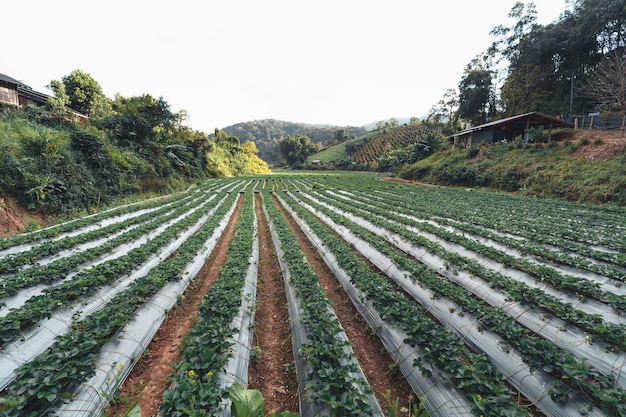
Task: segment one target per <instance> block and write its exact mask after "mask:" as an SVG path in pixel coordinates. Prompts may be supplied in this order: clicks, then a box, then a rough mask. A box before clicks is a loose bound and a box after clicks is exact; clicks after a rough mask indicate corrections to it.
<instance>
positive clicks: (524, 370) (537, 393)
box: [293, 196, 604, 417]
mask: <svg viewBox="0 0 626 417" xmlns="http://www.w3.org/2000/svg"><path fill="white" fill-rule="evenodd" d="M293 198H294V199H296V200H297V198H296V197H295V196H293ZM300 204H301V205H302V206H303V207H305V208H306V209H307V210H309V211H311V212H313V213H315V215H316V216H317V217H318V218H320V219H321V220H322V221H324V222H325V223H326V224H327V225H328V226H330V227H331V228H332V229H333V230H335V231H336V232H337V233H339V234H340V235H341V236H342V237H343V238H344V239H345V240H346V241H347V242H349V243H350V244H352V245H354V248H355V249H356V250H357V251H359V252H360V253H361V254H363V255H364V256H365V257H367V258H368V259H369V260H370V261H371V262H372V263H374V265H376V266H377V267H378V268H379V269H380V270H381V271H384V272H385V274H386V275H388V276H389V277H390V278H392V279H393V280H394V281H395V282H396V283H397V284H398V285H400V286H401V287H402V288H403V289H404V290H405V291H406V292H407V293H409V294H410V295H411V296H412V297H413V298H414V299H415V300H416V301H418V302H419V303H420V304H421V305H422V306H423V307H424V308H426V309H427V310H428V312H429V313H430V314H432V315H433V316H434V317H435V318H437V320H438V321H439V322H440V323H442V324H445V325H446V326H447V327H449V328H450V329H451V330H453V331H454V332H455V333H456V334H457V335H458V336H459V337H460V338H461V339H463V340H464V341H465V343H467V344H468V345H469V346H470V347H472V348H473V349H474V350H477V351H482V352H485V353H487V355H488V356H489V358H490V361H491V362H492V363H493V364H495V366H496V367H497V368H498V369H499V370H500V372H501V373H502V374H503V375H504V377H505V378H506V379H507V381H509V383H510V384H511V385H512V386H514V387H515V388H516V389H518V390H519V391H520V392H521V393H522V395H524V396H525V397H526V398H528V399H529V400H531V401H532V402H533V403H534V404H535V405H536V406H537V407H538V408H539V409H541V410H542V411H544V412H546V413H547V414H548V415H550V416H555V417H560V416H562V417H566V416H579V415H580V410H589V411H588V414H587V415H597V416H602V415H604V414H603V413H602V412H600V411H599V410H597V409H594V408H593V407H592V406H591V404H590V403H589V402H587V401H586V400H585V399H583V398H582V397H580V396H578V395H573V394H570V395H569V396H568V398H567V401H564V402H559V403H555V402H554V401H552V399H551V398H550V394H549V389H550V387H551V386H553V384H554V383H555V381H554V379H553V378H552V377H551V376H549V375H548V374H546V373H544V372H542V371H534V372H531V371H530V369H529V368H528V366H527V365H526V364H525V363H524V361H523V360H522V359H523V358H522V357H521V356H520V354H519V353H518V352H517V351H515V350H514V349H510V350H508V349H507V351H505V350H503V349H502V346H503V345H506V343H503V341H502V339H501V338H500V337H499V336H498V335H496V334H495V333H493V332H490V331H487V330H484V329H483V328H482V326H481V325H480V323H479V322H478V321H476V319H474V318H473V317H472V316H471V315H469V314H465V315H463V316H460V315H458V314H454V313H452V312H451V309H450V308H451V307H452V309H453V311H458V310H459V307H458V306H457V305H456V304H455V303H454V302H452V301H451V300H449V299H447V298H445V297H435V296H434V294H433V293H432V292H431V291H430V290H428V289H425V288H422V287H420V286H418V285H416V284H414V283H413V282H412V281H411V280H410V279H408V278H406V276H408V275H409V273H408V271H404V270H402V269H399V268H398V267H397V266H396V265H395V264H394V263H393V262H392V261H391V260H390V259H389V258H387V257H386V256H385V255H383V254H382V253H380V252H378V251H377V250H376V249H374V248H373V247H371V246H370V245H369V244H367V243H366V242H365V241H363V240H361V239H359V238H358V237H356V236H355V235H353V234H352V233H351V232H350V231H349V230H348V229H347V228H346V227H344V226H341V225H338V224H336V223H335V222H334V221H332V219H330V218H329V217H327V216H325V215H324V214H322V213H321V212H319V211H318V210H316V209H315V208H314V207H312V206H310V205H309V204H307V203H304V202H300ZM492 291H493V290H492Z"/></svg>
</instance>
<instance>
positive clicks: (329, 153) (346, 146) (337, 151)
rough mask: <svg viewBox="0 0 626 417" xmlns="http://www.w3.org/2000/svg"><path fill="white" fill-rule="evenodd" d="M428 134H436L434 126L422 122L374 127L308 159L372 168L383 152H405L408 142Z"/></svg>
mask: <svg viewBox="0 0 626 417" xmlns="http://www.w3.org/2000/svg"><path fill="white" fill-rule="evenodd" d="M431 135H436V136H437V137H440V133H439V131H438V130H437V129H431V128H429V127H428V126H427V125H424V124H419V125H418V124H410V125H402V126H397V127H393V128H383V129H378V130H374V131H372V132H368V133H366V134H364V135H361V136H358V137H356V138H353V139H350V140H348V141H345V142H342V143H340V144H337V145H334V146H331V147H329V148H326V149H324V150H322V151H321V152H318V153H317V154H315V155H312V156H310V157H309V158H308V162H309V163H311V161H314V160H319V161H322V162H323V163H324V164H334V166H335V167H337V168H340V169H352V168H353V167H355V166H358V168H359V169H366V170H376V169H377V168H378V163H379V160H380V158H381V157H382V156H384V155H385V154H386V153H387V152H389V151H395V150H403V151H406V152H407V153H408V152H409V148H410V147H411V146H414V145H415V144H416V143H417V142H419V141H420V140H423V139H424V138H425V137H427V136H431Z"/></svg>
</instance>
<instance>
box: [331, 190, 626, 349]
mask: <svg viewBox="0 0 626 417" xmlns="http://www.w3.org/2000/svg"><path fill="white" fill-rule="evenodd" d="M334 203H335V204H336V205H337V206H340V207H341V208H344V209H346V211H349V212H351V213H354V214H355V215H358V216H361V217H363V218H364V219H367V220H368V221H370V222H372V223H373V224H376V225H378V226H380V227H383V228H385V229H387V230H389V231H390V232H393V233H396V234H398V235H399V236H401V237H402V238H404V239H406V240H407V241H409V242H411V243H412V244H414V245H417V246H420V247H423V248H426V249H427V250H428V251H429V252H430V253H432V254H434V255H437V256H439V257H441V258H442V259H445V260H446V261H447V262H448V263H449V265H450V267H452V266H454V267H456V268H458V269H464V270H466V271H468V272H469V273H471V274H473V275H475V276H476V277H479V278H481V279H483V280H484V281H485V282H487V283H488V285H489V286H490V287H492V288H494V289H498V290H502V291H505V292H506V293H507V298H508V299H509V300H512V301H516V302H519V303H521V304H523V305H526V306H529V307H538V308H542V309H544V310H545V311H547V312H549V313H550V314H553V315H554V316H556V317H558V318H560V319H561V320H564V321H565V322H568V323H571V324H573V325H576V326H578V327H580V328H581V329H583V330H584V331H586V332H588V333H590V334H591V335H593V337H594V338H595V339H596V340H597V341H604V342H606V343H607V344H608V346H607V349H609V350H616V349H617V350H621V351H624V350H625V349H626V327H625V326H624V325H622V324H616V323H611V322H607V321H605V320H604V318H603V317H602V316H600V315H599V314H590V313H586V312H584V311H581V310H579V309H577V308H575V307H574V306H572V305H571V304H569V303H566V302H563V301H561V300H560V299H559V298H557V297H555V296H553V295H550V294H547V293H545V292H544V291H543V290H542V289H540V288H533V287H530V286H528V285H527V284H525V283H523V282H521V281H518V280H516V279H514V278H510V277H508V276H506V275H504V274H502V273H500V272H497V271H494V270H492V269H489V268H486V267H484V266H483V265H482V264H481V263H480V262H479V261H477V260H476V259H473V258H468V257H466V256H462V255H459V254H457V253H454V252H450V251H448V250H446V249H445V248H443V247H442V246H441V245H440V244H438V243H436V242H432V241H431V240H429V239H427V238H425V237H424V236H422V235H420V234H419V233H416V232H414V231H412V230H410V229H409V228H407V226H405V225H404V224H402V223H399V222H397V221H393V220H387V217H390V218H393V214H392V213H390V212H389V210H382V209H380V210H378V209H376V210H362V209H358V208H356V207H354V204H344V205H342V204H339V203H338V202H337V201H335V202H334ZM401 219H402V218H400V219H399V220H401Z"/></svg>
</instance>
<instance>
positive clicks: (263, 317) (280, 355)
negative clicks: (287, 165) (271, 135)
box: [248, 195, 298, 413]
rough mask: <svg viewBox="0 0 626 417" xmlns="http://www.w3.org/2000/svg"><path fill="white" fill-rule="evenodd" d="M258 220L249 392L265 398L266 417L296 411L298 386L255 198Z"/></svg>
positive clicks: (273, 261) (283, 304)
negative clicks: (255, 350)
mask: <svg viewBox="0 0 626 417" xmlns="http://www.w3.org/2000/svg"><path fill="white" fill-rule="evenodd" d="M255 199H256V214H257V218H258V220H259V273H258V284H257V308H256V312H255V315H254V321H255V330H254V339H253V345H254V346H255V347H258V349H259V350H260V357H259V359H258V360H257V361H251V364H250V369H249V374H248V377H249V383H248V388H250V389H257V390H259V391H261V394H263V398H265V411H266V413H273V412H275V411H294V412H297V411H298V392H297V390H298V382H297V380H296V375H295V373H294V372H293V367H288V366H286V365H288V364H290V363H292V362H293V358H294V357H293V351H292V347H291V333H290V328H289V318H288V317H289V312H288V309H287V298H286V296H285V286H284V283H283V276H282V272H281V269H280V265H279V263H278V258H277V257H276V250H275V248H274V245H273V243H272V237H271V235H270V231H269V227H268V224H267V219H266V218H265V214H264V213H263V209H262V204H263V203H262V200H261V198H260V196H258V195H256V196H255Z"/></svg>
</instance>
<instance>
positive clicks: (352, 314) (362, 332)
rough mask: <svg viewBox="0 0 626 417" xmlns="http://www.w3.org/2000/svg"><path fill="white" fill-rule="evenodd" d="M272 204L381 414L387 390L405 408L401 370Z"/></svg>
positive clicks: (409, 394)
mask: <svg viewBox="0 0 626 417" xmlns="http://www.w3.org/2000/svg"><path fill="white" fill-rule="evenodd" d="M274 198H275V197H274ZM286 198H288V197H286ZM276 205H277V207H278V208H279V209H280V210H281V212H282V213H283V216H285V218H286V219H287V222H288V223H289V227H290V228H291V230H292V231H293V232H294V233H295V235H296V237H297V239H298V241H299V242H300V246H301V248H302V251H303V252H304V254H305V256H306V258H307V260H308V262H309V263H310V264H311V265H312V266H313V268H314V270H315V273H316V274H317V276H318V278H319V282H320V285H322V287H323V288H324V291H326V295H327V296H328V298H329V299H330V300H331V301H332V303H333V309H334V311H335V314H336V315H337V317H338V318H339V321H340V323H341V325H342V327H343V328H344V330H345V332H346V335H347V336H348V338H349V339H350V341H351V343H352V349H353V350H354V353H355V354H356V356H357V359H358V362H359V364H360V365H361V368H362V369H363V372H364V373H365V376H366V377H367V379H368V382H369V383H370V385H371V387H372V389H373V390H374V393H375V395H376V398H377V399H378V402H379V403H380V405H381V407H382V408H383V410H384V411H385V415H388V414H387V411H386V408H387V406H388V401H387V400H385V395H386V393H387V392H389V393H390V398H391V399H392V400H393V401H395V399H396V398H397V399H398V404H399V409H400V408H408V407H409V403H410V402H411V401H415V395H414V394H413V390H412V389H411V387H410V385H409V384H408V383H407V381H406V379H405V378H404V376H403V375H402V373H400V372H399V371H396V372H394V370H395V369H397V367H396V365H395V364H394V361H393V359H392V358H391V356H389V354H388V353H387V351H386V350H385V347H384V346H383V344H382V342H381V341H380V339H379V338H378V336H376V334H373V333H372V332H370V331H368V329H369V326H368V325H367V323H366V322H365V320H364V319H363V318H362V317H361V315H360V314H359V312H358V311H357V310H356V308H355V307H354V305H353V304H352V302H351V301H350V297H349V296H348V295H347V294H346V292H345V291H344V289H343V287H342V286H341V284H340V283H339V281H337V279H336V278H335V276H334V275H333V273H332V271H331V270H330V269H329V268H328V266H327V265H326V263H325V262H324V260H323V259H322V257H321V256H320V254H319V253H318V252H317V249H316V248H315V246H314V245H313V244H312V243H311V242H310V241H309V240H308V238H307V237H306V235H305V234H304V232H303V231H302V230H301V229H300V228H299V227H298V225H297V224H296V222H295V221H294V220H293V218H292V217H291V216H290V215H289V214H288V213H287V211H286V210H285V209H284V208H283V207H282V206H281V204H280V203H279V202H278V201H276Z"/></svg>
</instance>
